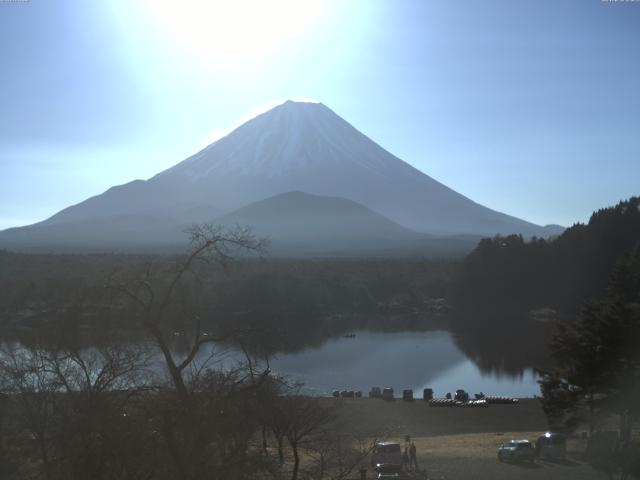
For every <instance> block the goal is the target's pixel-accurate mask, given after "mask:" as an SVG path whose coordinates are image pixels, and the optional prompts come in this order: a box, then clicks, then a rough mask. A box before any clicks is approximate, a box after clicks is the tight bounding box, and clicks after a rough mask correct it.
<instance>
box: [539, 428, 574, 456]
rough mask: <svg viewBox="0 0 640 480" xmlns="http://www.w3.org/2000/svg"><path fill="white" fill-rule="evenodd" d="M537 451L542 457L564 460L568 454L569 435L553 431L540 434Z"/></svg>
mask: <svg viewBox="0 0 640 480" xmlns="http://www.w3.org/2000/svg"><path fill="white" fill-rule="evenodd" d="M536 451H537V453H538V457H540V458H550V459H556V460H564V458H565V457H566V454H567V437H566V436H565V435H563V434H561V433H552V432H547V433H545V434H544V435H540V436H539V437H538V440H537V441H536Z"/></svg>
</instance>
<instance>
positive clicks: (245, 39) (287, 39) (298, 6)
mask: <svg viewBox="0 0 640 480" xmlns="http://www.w3.org/2000/svg"><path fill="white" fill-rule="evenodd" d="M146 7H147V8H146V11H147V12H148V15H149V16H150V19H151V20H152V21H153V23H154V25H155V26H156V27H157V28H158V29H159V30H160V31H161V32H162V34H163V36H165V38H166V40H167V41H168V42H170V43H171V44H172V45H173V46H174V47H178V48H180V50H182V52H181V53H182V54H183V55H190V56H193V57H194V58H193V59H194V60H196V61H198V62H207V63H209V64H210V65H212V66H213V67H215V66H216V65H217V66H218V67H220V66H232V65H233V66H241V65H242V64H247V63H249V64H250V63H255V62H260V61H266V60H268V59H269V57H271V56H272V55H274V54H277V53H278V52H280V51H282V50H283V49H285V48H286V47H289V46H291V45H293V44H295V42H298V41H300V40H301V38H302V37H303V36H304V34H305V33H307V32H308V31H309V29H310V28H311V25H312V23H313V22H314V20H315V19H317V18H318V17H319V16H320V15H321V14H322V13H323V10H324V9H325V7H326V2H322V1H319V0H312V1H309V0H305V1H301V0H263V1H259V0H258V1H256V0H253V1H250V0H228V1H205V0H191V1H176V0H148V1H147V2H146Z"/></svg>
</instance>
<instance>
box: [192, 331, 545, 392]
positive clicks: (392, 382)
mask: <svg viewBox="0 0 640 480" xmlns="http://www.w3.org/2000/svg"><path fill="white" fill-rule="evenodd" d="M210 353H211V350H210V349H207V350H206V351H203V352H202V353H201V355H200V359H204V358H206V357H208V356H209V354H210ZM222 356H223V357H224V356H226V358H221V359H220V360H221V363H222V364H227V365H230V364H231V363H232V362H234V361H237V360H238V359H239V357H238V354H237V353H234V352H231V351H227V353H226V354H222ZM269 366H270V368H271V370H272V371H274V372H275V373H278V374H281V375H286V376H288V377H290V378H291V379H293V380H296V381H300V382H303V383H304V385H305V387H304V388H305V390H306V391H307V392H310V393H315V394H330V393H331V392H332V391H333V390H362V391H363V393H364V394H365V395H366V394H367V392H368V391H369V389H370V388H371V387H372V386H379V387H392V388H394V390H395V392H396V394H401V393H402V390H403V389H408V388H411V389H413V390H414V395H416V396H417V397H419V398H421V396H422V389H424V388H433V389H434V392H435V395H436V396H442V397H443V396H444V395H445V394H446V393H447V392H454V391H455V390H456V389H458V388H463V389H465V390H467V391H469V392H471V393H476V392H480V391H482V392H484V393H486V394H495V395H510V396H517V397H531V396H533V395H534V394H539V387H538V384H537V383H536V377H535V374H534V372H533V371H532V370H531V369H524V370H523V371H521V373H520V374H513V373H511V374H508V373H500V372H499V371H493V372H491V373H487V372H483V371H481V369H480V368H479V367H478V366H477V365H476V364H475V363H474V362H473V361H472V360H470V359H469V358H468V357H467V356H465V354H464V353H463V352H462V351H461V350H460V349H459V348H458V346H457V345H456V342H455V341H454V338H453V336H452V334H451V333H449V332H446V331H426V332H415V331H413V332H395V333H383V332H368V331H359V332H356V335H355V337H353V338H343V337H340V338H334V339H330V340H327V341H326V342H325V343H323V344H322V345H320V346H317V347H309V348H306V349H304V350H301V351H298V352H295V353H280V354H276V355H274V356H273V357H272V358H271V359H270V360H269Z"/></svg>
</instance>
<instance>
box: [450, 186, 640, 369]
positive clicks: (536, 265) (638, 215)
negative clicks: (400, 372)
mask: <svg viewBox="0 0 640 480" xmlns="http://www.w3.org/2000/svg"><path fill="white" fill-rule="evenodd" d="M639 243H640V199H639V198H638V197H633V198H630V199H629V200H626V201H623V202H620V203H619V204H618V205H616V206H614V207H610V208H604V209H601V210H598V211H597V212H595V213H594V214H593V215H592V216H591V219H590V220H589V223H588V224H587V225H582V224H577V225H574V226H572V227H571V228H569V229H567V230H566V231H565V232H564V233H563V234H562V235H560V236H558V237H556V238H552V239H547V240H545V239H541V238H532V239H531V240H530V241H525V240H524V239H523V238H522V237H521V236H519V235H511V236H507V237H502V236H497V237H494V238H487V239H483V240H482V241H481V242H480V243H479V245H478V246H477V247H476V249H475V250H474V251H473V252H472V253H471V254H469V255H468V256H467V257H466V258H465V259H464V261H463V262H462V263H461V264H460V265H459V268H458V269H457V271H456V273H455V275H454V277H453V280H452V282H451V298H452V303H453V306H454V308H455V315H454V316H453V318H452V322H451V325H452V328H453V330H454V332H455V333H456V337H457V341H458V345H459V346H460V348H462V350H464V351H465V353H466V354H467V355H469V356H470V357H471V358H473V359H474V360H475V361H476V363H478V364H479V365H480V366H482V367H483V368H484V369H496V370H506V371H512V372H514V373H516V372H517V371H519V370H520V369H521V368H524V367H527V366H532V365H538V366H541V365H545V364H547V362H548V361H549V353H548V351H547V349H546V345H547V342H548V339H549V337H550V334H551V332H552V330H553V327H554V325H555V324H556V322H557V321H561V322H564V321H568V320H570V319H572V318H573V317H574V316H575V315H576V314H577V312H578V311H579V309H580V307H581V306H582V305H583V304H584V303H585V302H587V301H589V300H591V299H593V298H598V297H600V296H602V295H603V293H604V291H605V288H606V285H607V282H608V280H609V277H610V275H611V272H612V271H613V270H614V268H615V266H616V263H617V262H618V261H620V260H621V259H622V258H623V257H624V256H625V255H626V254H628V253H630V252H631V251H632V250H633V249H634V247H636V246H637V245H638V244H639Z"/></svg>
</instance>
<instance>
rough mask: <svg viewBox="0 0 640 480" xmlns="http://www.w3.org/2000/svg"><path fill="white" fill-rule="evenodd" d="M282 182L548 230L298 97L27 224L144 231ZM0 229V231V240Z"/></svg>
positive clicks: (465, 222)
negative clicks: (150, 171)
mask: <svg viewBox="0 0 640 480" xmlns="http://www.w3.org/2000/svg"><path fill="white" fill-rule="evenodd" d="M290 191H302V192H306V193H309V194H313V195H319V196H325V197H341V198H343V199H347V200H352V201H354V202H357V203H359V204H361V205H362V206H364V207H366V208H368V209H371V210H373V211H375V212H377V213H379V214H381V215H383V216H385V217H387V218H388V219H389V220H392V221H393V222H396V223H398V224H400V225H402V226H404V227H407V228H409V229H412V230H415V231H419V232H423V233H430V234H438V235H458V234H471V235H494V234H496V233H502V234H505V233H522V234H524V235H538V236H546V235H548V234H549V233H550V232H549V229H545V228H543V227H540V226H537V225H534V224H532V223H529V222H526V221H523V220H520V219H518V218H515V217H511V216H508V215H505V214H502V213H500V212H496V211H493V210H490V209H488V208H486V207H483V206H482V205H479V204H477V203H475V202H473V201H471V200H469V199H468V198H466V197H464V196H463V195H460V194H459V193H457V192H455V191H453V190H451V189H450V188H448V187H446V186H445V185H443V184H441V183H439V182H437V181H435V180H434V179H432V178H431V177H429V176H427V175H425V174H423V173H422V172H420V171H418V170H417V169H415V168H413V167H412V166H410V165H409V164H407V163H405V162H403V161H402V160H400V159H398V158H397V157H395V156H393V155H392V154H390V153H389V152H387V151H386V150H384V149H383V148H382V147H380V146H379V145H377V144H376V143H375V142H373V141H372V140H370V139H369V138H367V137H366V136H365V135H363V134H362V133H360V132H359V131H358V130H356V129H355V128H354V127H352V126H351V125H350V124H349V123H347V122H346V121H344V120H343V119H342V118H340V117H339V116H338V115H336V114H335V113H334V112H333V111H331V110H330V109H329V108H327V107H326V106H324V105H322V104H314V103H297V102H286V103H284V104H282V105H279V106H277V107H275V108H273V109H272V110H270V111H268V112H266V113H263V114H262V115H259V116H257V117H256V118H254V119H252V120H250V121H248V122H247V123H245V124H243V125H241V126H240V127H238V128H237V129H235V130H234V131H233V132H231V133H230V134H229V135H227V136H226V137H224V138H221V139H220V140H218V141H217V142H215V143H213V144H211V145H210V146H208V147H207V148H205V149H203V150H202V151H200V152H198V153H196V154H195V155H193V156H191V157H189V158H187V159H186V160H184V161H182V162H180V163H178V164H177V165H175V166H174V167H172V168H169V169H168V170H165V171H163V172H161V173H159V174H157V175H156V176H154V177H153V178H151V179H149V180H146V181H142V180H135V181H132V182H130V183H127V184H125V185H120V186H116V187H113V188H110V189H109V190H107V191H106V192H104V193H103V194H101V195H97V196H95V197H91V198H89V199H87V200H86V201H84V202H81V203H79V204H77V205H73V206H70V207H68V208H66V209H64V210H62V211H60V212H59V213H57V214H55V215H54V216H52V217H51V218H49V219H47V220H45V221H43V222H40V223H39V224H36V225H37V226H38V227H44V226H47V227H49V226H53V225H63V224H72V223H73V224H76V223H78V222H80V223H81V222H89V223H95V222H98V223H99V222H100V221H101V219H103V220H104V219H114V218H134V217H135V218H137V219H138V220H139V222H141V223H140V224H139V225H137V227H136V228H139V229H141V234H143V227H144V222H145V220H144V219H145V218H147V219H150V218H155V219H157V218H165V217H167V216H169V217H170V218H172V219H179V222H178V223H180V224H189V223H191V222H193V221H202V220H203V218H202V215H201V214H202V212H205V213H207V212H230V211H233V210H236V209H238V208H241V207H243V206H246V205H248V204H250V203H253V202H256V201H260V200H263V199H265V198H268V197H272V196H275V195H279V194H282V193H285V192H290ZM205 219H206V217H205ZM171 222H173V220H171V221H170V222H169V223H171ZM151 223H153V222H151ZM33 228H34V226H31V227H24V229H22V233H21V234H20V236H22V237H24V238H28V237H29V233H28V232H29V231H32V232H35V231H36V230H33ZM114 228H115V229H116V230H114V231H112V232H109V235H110V236H113V237H114V238H115V237H117V236H118V232H117V229H118V228H120V227H118V226H117V225H114ZM38 231H41V230H38ZM129 233H130V232H129ZM129 233H128V232H127V231H126V229H124V230H123V231H122V232H121V234H120V235H121V236H122V237H123V238H122V239H123V240H124V239H125V238H124V235H126V234H129ZM15 234H16V232H15V231H14V232H12V233H11V236H12V237H13V236H15ZM5 236H6V234H3V233H0V241H1V240H2V238H5ZM156 239H157V238H156ZM158 240H162V239H158Z"/></svg>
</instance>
